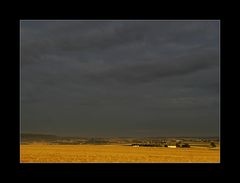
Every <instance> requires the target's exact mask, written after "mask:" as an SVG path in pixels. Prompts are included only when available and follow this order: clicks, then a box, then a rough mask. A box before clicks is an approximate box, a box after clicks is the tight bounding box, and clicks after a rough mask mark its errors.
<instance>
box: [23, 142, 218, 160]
mask: <svg viewBox="0 0 240 183" xmlns="http://www.w3.org/2000/svg"><path fill="white" fill-rule="evenodd" d="M20 162H21V163H141V162H142V163H219V162H220V149H219V147H217V148H208V147H191V148H165V147H133V146H126V145H119V144H117V145H50V144H29V145H21V146H20Z"/></svg>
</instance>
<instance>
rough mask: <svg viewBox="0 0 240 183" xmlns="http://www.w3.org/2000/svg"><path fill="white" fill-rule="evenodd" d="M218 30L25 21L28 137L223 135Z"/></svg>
mask: <svg viewBox="0 0 240 183" xmlns="http://www.w3.org/2000/svg"><path fill="white" fill-rule="evenodd" d="M219 24H220V23H219V21H29V20H28V21H27V20H24V21H23V20H22V21H21V22H20V52H21V59H20V63H21V131H22V132H31V133H48V134H56V135H78V136H93V137H95V136H98V137H99V136H101V137H107V136H136V137H146V136H217V135H219V123H220V122H219V120H220V119H219V105H220V101H219V92H220V91H219V84H220V81H219V70H220V60H219V59H220V57H219V51H220V50H219V44H220V40H219Z"/></svg>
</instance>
